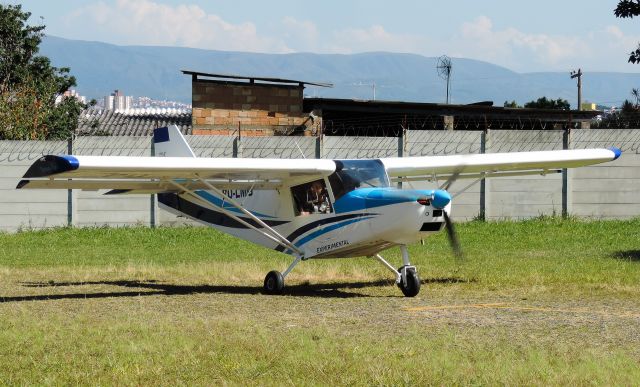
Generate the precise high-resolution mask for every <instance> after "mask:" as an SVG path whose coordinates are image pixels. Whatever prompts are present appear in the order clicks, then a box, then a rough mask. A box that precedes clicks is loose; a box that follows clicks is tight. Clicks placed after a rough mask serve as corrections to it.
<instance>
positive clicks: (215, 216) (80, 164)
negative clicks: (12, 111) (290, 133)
mask: <svg viewBox="0 0 640 387" xmlns="http://www.w3.org/2000/svg"><path fill="white" fill-rule="evenodd" d="M153 141H154V146H155V153H156V157H123V156H81V155H73V156H72V155H59V156H56V155H49V156H44V157H42V158H40V159H39V160H37V161H36V162H34V163H33V165H32V166H31V167H30V168H29V170H28V171H27V172H26V174H25V175H24V179H25V180H22V181H20V183H19V184H18V186H17V188H18V189H26V188H36V189H38V188H40V189H42V188H49V189H84V190H99V189H110V191H109V192H107V194H157V195H158V196H157V197H158V202H159V204H160V205H161V206H162V207H164V208H165V209H167V210H169V211H172V212H174V213H176V214H179V215H182V216H186V217H188V218H191V219H193V220H196V221H198V222H201V223H204V224H206V225H208V226H211V227H214V228H216V229H218V230H221V231H223V232H225V233H228V234H231V235H234V236H237V237H239V238H242V239H246V240H249V241H251V242H254V243H256V244H259V245H261V246H264V247H266V248H269V249H275V250H277V251H280V252H283V253H286V254H289V255H291V256H293V257H294V259H293V262H292V263H291V264H290V265H289V267H288V268H287V269H286V270H285V271H284V272H282V273H280V272H279V271H275V270H274V271H271V272H269V273H268V274H267V276H266V278H265V280H264V290H265V292H266V293H269V294H274V293H281V292H282V289H283V287H284V279H285V277H286V276H287V275H288V274H289V273H290V272H291V270H293V268H294V267H295V266H296V265H297V264H298V263H299V262H300V261H304V260H307V259H318V258H347V257H358V256H368V257H373V258H375V259H376V260H378V261H379V262H380V263H382V264H383V265H384V266H386V267H387V268H388V269H389V270H390V271H391V272H393V274H394V276H395V281H396V284H397V285H398V286H399V288H400V289H401V290H402V293H403V294H404V295H405V296H408V297H413V296H416V295H417V294H418V292H419V291H420V280H419V278H418V274H417V271H416V268H415V266H413V265H411V263H410V260H409V253H408V250H407V245H408V244H411V243H414V242H416V241H418V240H421V239H422V238H425V237H427V236H429V235H430V234H433V233H436V232H438V231H440V230H441V229H442V228H446V229H447V232H448V233H449V239H450V241H451V243H452V247H453V248H454V252H455V253H456V254H459V250H460V249H459V244H458V241H457V237H456V235H455V230H454V227H453V224H452V223H451V220H450V214H451V205H452V196H451V194H450V193H449V192H448V191H447V190H448V189H449V187H450V185H451V183H452V182H453V181H454V180H456V179H463V178H464V179H477V180H480V179H483V178H488V177H499V176H522V175H536V174H537V175H539V174H542V175H544V174H548V173H557V172H561V170H562V169H563V168H574V167H581V166H586V165H593V164H598V163H602V162H607V161H612V160H615V159H617V158H618V157H620V154H621V151H620V150H619V149H617V148H609V149H580V150H557V151H539V152H518V153H493V154H490V153H489V154H473V155H453V156H425V157H398V158H382V159H361V160H326V159H243V158H197V157H196V156H195V154H194V153H193V151H192V149H191V148H190V147H189V145H188V143H187V141H186V140H185V138H184V137H183V136H182V134H181V133H180V131H179V130H178V128H177V127H175V126H170V127H168V128H158V129H156V130H155V131H154V139H153ZM438 180H440V181H444V184H442V186H441V187H440V188H439V189H433V190H415V189H413V190H404V189H398V188H396V186H397V182H412V181H435V182H437V181H438ZM392 247H399V248H400V250H401V253H402V266H401V267H400V268H399V269H396V268H395V267H394V266H392V265H391V264H390V263H389V262H388V261H387V260H385V259H384V258H383V257H382V255H381V254H380V253H381V252H382V251H384V250H387V249H390V248H392Z"/></svg>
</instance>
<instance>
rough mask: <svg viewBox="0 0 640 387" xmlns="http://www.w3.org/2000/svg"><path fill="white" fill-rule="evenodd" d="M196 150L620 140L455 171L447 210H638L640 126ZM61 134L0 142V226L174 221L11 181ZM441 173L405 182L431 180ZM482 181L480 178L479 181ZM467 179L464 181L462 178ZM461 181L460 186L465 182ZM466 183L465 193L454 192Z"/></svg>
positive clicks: (500, 148)
mask: <svg viewBox="0 0 640 387" xmlns="http://www.w3.org/2000/svg"><path fill="white" fill-rule="evenodd" d="M187 141H188V142H189V143H190V144H191V146H192V148H193V149H194V152H195V153H196V155H198V156H199V157H256V158H266V157H269V158H316V157H323V158H369V157H403V156H404V157H408V156H429V155H452V154H469V153H482V152H515V151H529V150H550V149H563V148H574V149H578V148H595V147H608V146H617V147H620V148H621V149H622V150H623V152H624V153H623V155H622V157H621V158H620V159H618V160H616V161H614V162H610V163H607V164H604V165H600V166H595V167H587V168H580V169H575V170H569V171H568V173H567V175H566V176H564V179H563V175H562V174H554V175H550V176H545V177H541V176H531V177H518V178H495V179H488V180H487V181H486V182H485V183H484V184H483V182H479V181H471V180H462V179H461V180H458V181H457V182H456V183H454V184H453V186H452V187H451V192H452V193H453V194H454V196H455V195H457V194H459V196H455V199H454V207H453V217H454V218H455V219H457V220H469V219H472V218H474V217H477V216H479V215H480V214H481V213H483V211H484V214H485V216H486V217H487V218H488V219H493V220H499V219H514V218H516V219H520V218H529V217H535V216H539V215H553V214H557V215H560V214H562V213H563V210H566V211H567V212H568V213H569V214H571V215H575V216H581V217H594V218H630V217H636V216H640V194H639V193H640V130H627V129H601V130H598V129H591V130H574V131H572V132H570V133H568V132H564V131H553V130H548V131H506V130H505V131H502V130H492V131H489V132H488V133H486V134H485V133H483V132H480V131H409V132H407V133H406V134H404V136H401V137H399V138H395V137H392V138H390V137H331V136H326V137H324V138H323V139H322V140H320V139H318V138H314V137H247V138H242V139H238V138H237V137H234V136H187ZM69 145H70V144H68V143H67V142H59V141H58V142H56V141H49V142H39V141H24V142H20V141H0V231H15V230H18V229H21V228H34V229H37V228H43V227H50V226H64V225H67V224H73V225H77V226H96V225H111V226H117V225H138V224H156V225H157V224H162V225H177V224H184V223H188V222H186V221H185V220H184V219H183V218H177V217H175V216H174V215H172V214H169V213H167V212H164V211H162V210H158V209H157V205H156V204H155V202H154V201H153V200H152V198H151V197H150V196H149V195H129V196H113V197H108V196H104V195H103V193H104V192H105V191H98V192H86V191H73V192H72V193H71V194H69V192H68V191H64V190H56V191H54V190H24V191H18V190H15V186H16V184H17V183H18V182H19V181H20V179H21V176H22V175H23V174H24V173H25V172H26V170H27V168H28V167H29V166H30V165H31V164H32V163H33V162H34V161H35V160H37V158H38V157H40V156H42V155H44V154H65V153H67V152H68V149H69ZM71 146H72V148H73V149H72V152H73V153H74V154H84V155H113V156H115V155H120V156H143V155H151V154H152V148H151V139H150V138H148V137H80V138H78V139H77V140H75V141H74V142H73V144H71ZM443 183H444V182H443V181H438V182H421V183H416V182H413V183H410V184H409V183H404V184H403V187H404V188H434V187H438V186H440V185H442V184H443ZM483 185H484V186H483ZM467 186H468V187H467ZM465 188H466V190H465ZM462 190H464V192H463V193H460V191H462Z"/></svg>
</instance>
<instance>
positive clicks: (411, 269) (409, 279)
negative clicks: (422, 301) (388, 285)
mask: <svg viewBox="0 0 640 387" xmlns="http://www.w3.org/2000/svg"><path fill="white" fill-rule="evenodd" d="M400 251H401V252H402V267H400V268H399V269H398V272H399V273H400V278H401V280H400V282H399V283H398V287H399V288H400V290H402V294H404V295H405V297H415V296H417V295H418V293H419V292H420V278H419V277H418V271H417V270H416V267H415V266H412V265H411V263H409V250H407V246H405V245H401V246H400Z"/></svg>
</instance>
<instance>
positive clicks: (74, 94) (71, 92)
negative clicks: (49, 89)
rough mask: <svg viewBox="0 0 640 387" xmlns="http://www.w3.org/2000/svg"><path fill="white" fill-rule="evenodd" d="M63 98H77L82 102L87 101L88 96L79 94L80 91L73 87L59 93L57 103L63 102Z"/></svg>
mask: <svg viewBox="0 0 640 387" xmlns="http://www.w3.org/2000/svg"><path fill="white" fill-rule="evenodd" d="M63 98H75V99H77V100H78V101H79V102H81V103H87V97H85V96H84V95H80V94H78V92H77V91H75V90H73V89H70V90H67V91H65V92H64V93H62V94H60V95H58V96H57V97H56V102H55V103H56V104H59V103H60V102H62V99H63Z"/></svg>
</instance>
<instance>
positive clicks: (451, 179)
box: [440, 169, 461, 191]
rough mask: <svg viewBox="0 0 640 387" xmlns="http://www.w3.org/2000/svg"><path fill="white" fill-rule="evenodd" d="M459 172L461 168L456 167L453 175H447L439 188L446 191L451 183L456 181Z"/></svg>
mask: <svg viewBox="0 0 640 387" xmlns="http://www.w3.org/2000/svg"><path fill="white" fill-rule="evenodd" d="M460 172H461V169H458V170H457V171H455V172H454V173H453V175H451V176H449V178H448V179H447V181H445V182H444V184H442V186H441V187H440V189H442V190H445V191H448V190H449V188H451V185H452V184H453V183H455V182H456V180H458V177H460Z"/></svg>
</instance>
